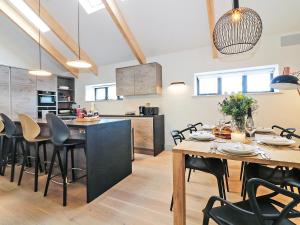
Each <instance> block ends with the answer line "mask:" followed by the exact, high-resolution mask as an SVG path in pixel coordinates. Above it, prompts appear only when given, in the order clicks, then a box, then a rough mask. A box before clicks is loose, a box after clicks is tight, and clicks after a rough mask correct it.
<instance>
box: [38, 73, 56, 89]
mask: <svg viewBox="0 0 300 225" xmlns="http://www.w3.org/2000/svg"><path fill="white" fill-rule="evenodd" d="M37 90H39V91H53V92H57V76H55V75H52V76H49V77H38V78H37Z"/></svg>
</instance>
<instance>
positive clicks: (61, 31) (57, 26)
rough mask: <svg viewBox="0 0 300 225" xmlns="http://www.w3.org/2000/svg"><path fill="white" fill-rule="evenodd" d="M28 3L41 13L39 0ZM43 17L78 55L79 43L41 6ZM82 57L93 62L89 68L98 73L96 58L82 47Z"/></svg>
mask: <svg viewBox="0 0 300 225" xmlns="http://www.w3.org/2000/svg"><path fill="white" fill-rule="evenodd" d="M25 2H26V4H27V5H28V6H29V7H30V8H31V9H32V10H33V11H34V12H35V13H36V14H39V2H38V0H25ZM40 17H41V19H42V20H43V21H44V22H45V23H46V24H47V25H48V26H49V28H50V29H51V30H52V31H53V32H54V33H55V34H56V36H57V37H58V38H59V39H60V40H61V41H62V42H63V43H64V44H65V45H66V46H67V47H68V48H69V49H70V50H71V51H72V52H73V53H74V54H75V55H76V56H77V57H78V48H79V47H78V44H77V43H76V42H75V41H74V39H73V38H72V37H71V36H70V35H69V34H68V33H67V32H66V31H65V30H64V28H63V27H62V26H61V25H60V24H59V23H58V22H57V20H55V19H54V18H53V17H52V16H51V15H50V13H49V12H48V11H47V10H46V9H45V8H44V7H43V6H41V8H40ZM80 57H81V59H83V60H85V61H87V62H89V63H91V64H92V67H91V68H90V69H89V70H90V71H91V72H92V73H94V74H95V75H97V74H98V67H97V65H96V63H95V62H94V60H92V59H91V57H89V55H88V54H87V53H86V52H85V51H84V50H83V49H82V48H80Z"/></svg>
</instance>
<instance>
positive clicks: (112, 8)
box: [102, 0, 146, 64]
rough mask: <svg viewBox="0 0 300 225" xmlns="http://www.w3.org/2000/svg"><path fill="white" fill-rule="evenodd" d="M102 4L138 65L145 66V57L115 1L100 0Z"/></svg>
mask: <svg viewBox="0 0 300 225" xmlns="http://www.w3.org/2000/svg"><path fill="white" fill-rule="evenodd" d="M102 2H103V4H104V5H105V8H106V10H107V11H108V13H109V15H110V16H111V18H112V20H113V21H114V23H115V24H116V25H117V27H118V28H119V30H120V32H121V33H122V35H123V36H124V38H125V40H126V41H127V43H128V45H129V47H130V49H131V51H132V52H133V54H134V55H135V57H136V59H137V60H138V61H139V63H140V64H145V63H146V58H145V55H144V53H143V52H142V49H141V48H140V46H139V44H138V42H137V41H136V39H135V37H134V35H133V33H132V32H131V30H130V28H129V26H128V25H127V23H126V21H125V19H124V17H123V15H122V13H121V11H120V9H119V7H118V5H117V4H116V2H115V0H102Z"/></svg>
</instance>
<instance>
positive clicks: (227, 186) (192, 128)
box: [183, 122, 229, 192]
mask: <svg viewBox="0 0 300 225" xmlns="http://www.w3.org/2000/svg"><path fill="white" fill-rule="evenodd" d="M199 125H200V126H203V123H201V122H198V123H195V124H188V125H187V128H188V129H189V131H190V133H193V132H196V131H198V128H197V126H199ZM183 137H184V136H183ZM222 161H223V163H224V166H225V182H226V188H227V191H228V192H229V184H228V178H229V167H228V161H227V159H222ZM191 171H192V170H191V169H189V174H188V182H189V181H190V177H191Z"/></svg>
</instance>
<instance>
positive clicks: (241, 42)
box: [213, 0, 263, 55]
mask: <svg viewBox="0 0 300 225" xmlns="http://www.w3.org/2000/svg"><path fill="white" fill-rule="evenodd" d="M262 29H263V26H262V21H261V18H260V16H259V15H258V13H257V12H255V11H254V10H253V9H249V8H244V7H239V0H233V9H232V10H230V11H228V12H226V13H225V14H224V15H223V16H222V17H221V18H220V19H219V20H218V22H217V23H216V25H215V28H214V31H213V42H214V45H215V47H216V48H217V50H218V51H219V52H220V53H222V54H225V55H231V54H238V53H242V52H247V51H249V50H251V49H252V48H253V47H254V46H255V45H256V44H257V42H258V41H259V39H260V37H261V34H262Z"/></svg>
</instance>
